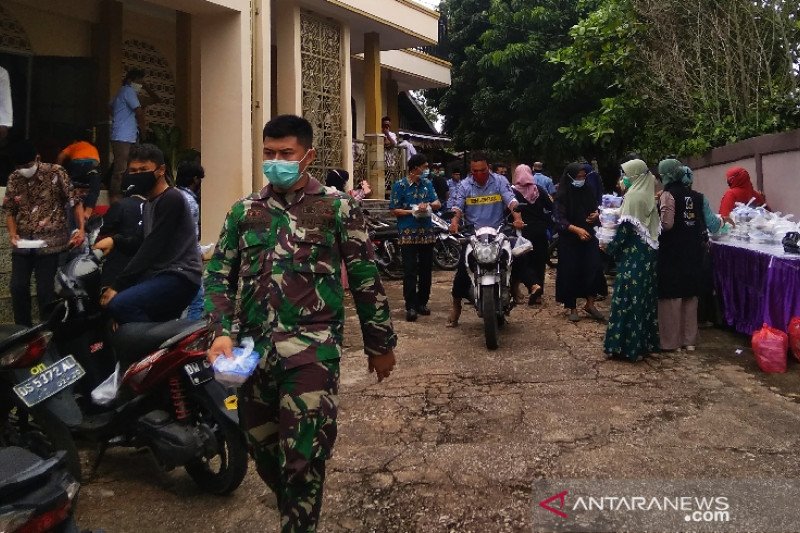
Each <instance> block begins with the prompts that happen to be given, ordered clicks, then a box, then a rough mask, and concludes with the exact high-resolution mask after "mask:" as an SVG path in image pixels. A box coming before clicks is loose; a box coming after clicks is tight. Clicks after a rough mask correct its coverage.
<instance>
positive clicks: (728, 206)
mask: <svg viewBox="0 0 800 533" xmlns="http://www.w3.org/2000/svg"><path fill="white" fill-rule="evenodd" d="M725 176H726V178H727V180H728V187H729V189H728V190H727V191H726V192H725V194H724V195H723V197H722V202H720V204H719V214H720V215H722V216H723V217H725V218H727V217H728V216H729V215H730V214H731V211H733V208H734V207H736V203H737V202H740V203H743V204H746V203H748V202H749V201H750V200H752V199H753V198H755V201H754V202H753V207H759V206H762V205H766V204H767V200H766V198H764V195H763V194H761V193H760V192H758V191H757V190H755V188H754V187H753V181H752V180H751V179H750V174H749V173H748V172H747V170H745V169H743V168H742V167H731V168H729V169H728V171H727V172H726V173H725Z"/></svg>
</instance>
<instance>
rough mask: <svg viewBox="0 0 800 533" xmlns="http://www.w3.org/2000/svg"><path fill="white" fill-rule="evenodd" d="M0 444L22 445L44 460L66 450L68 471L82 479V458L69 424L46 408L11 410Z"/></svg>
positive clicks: (77, 478)
mask: <svg viewBox="0 0 800 533" xmlns="http://www.w3.org/2000/svg"><path fill="white" fill-rule="evenodd" d="M0 445H2V446H20V447H22V448H25V449H27V450H30V451H32V452H33V453H35V454H36V455H38V456H39V457H42V458H44V459H48V458H50V457H52V456H53V455H54V454H55V453H56V452H58V451H63V452H66V454H67V455H66V462H67V469H68V470H69V473H70V474H71V475H72V477H74V478H75V479H76V480H77V481H80V480H81V459H80V456H79V455H78V447H77V446H76V445H75V440H74V439H73V438H72V434H71V433H70V431H69V427H67V425H66V424H65V423H64V422H62V421H61V419H60V418H58V417H57V416H56V415H55V414H53V413H52V412H50V411H49V410H47V408H45V407H42V406H36V407H33V408H31V409H30V410H26V409H22V408H20V407H16V408H15V409H14V410H12V412H10V413H9V415H8V418H7V420H6V427H5V428H3V431H2V432H0Z"/></svg>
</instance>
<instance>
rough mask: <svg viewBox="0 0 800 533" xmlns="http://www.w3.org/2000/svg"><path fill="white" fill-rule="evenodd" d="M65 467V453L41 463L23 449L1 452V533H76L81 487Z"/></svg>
mask: <svg viewBox="0 0 800 533" xmlns="http://www.w3.org/2000/svg"><path fill="white" fill-rule="evenodd" d="M66 463H67V461H66V454H65V453H64V452H58V453H57V454H56V455H55V456H54V457H53V458H51V459H42V458H41V457H39V456H37V455H35V454H33V453H31V452H30V451H28V450H26V449H24V448H18V447H16V446H12V447H8V448H0V501H2V502H3V503H0V531H9V532H11V531H15V532H18V533H23V532H25V533H33V532H39V531H50V532H53V533H77V531H78V527H77V526H76V525H75V520H74V518H73V510H74V506H75V499H76V498H77V495H78V490H79V489H80V484H79V483H78V482H77V481H76V480H75V479H74V478H73V477H72V476H71V475H70V474H69V473H68V472H67V468H66Z"/></svg>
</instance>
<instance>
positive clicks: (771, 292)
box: [711, 242, 800, 335]
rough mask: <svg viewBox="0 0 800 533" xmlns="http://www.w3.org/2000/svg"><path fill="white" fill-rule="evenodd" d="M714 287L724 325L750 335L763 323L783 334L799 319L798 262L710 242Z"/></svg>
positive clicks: (799, 274) (799, 277)
mask: <svg viewBox="0 0 800 533" xmlns="http://www.w3.org/2000/svg"><path fill="white" fill-rule="evenodd" d="M711 255H712V257H713V261H714V284H715V286H716V289H717V294H718V295H719V298H720V301H721V303H722V308H723V313H724V318H725V322H727V323H728V325H729V326H733V327H734V328H735V329H736V331H738V332H740V333H744V334H746V335H752V334H753V332H754V331H756V330H758V329H760V328H761V326H762V325H763V324H764V323H766V324H768V325H770V326H772V327H774V328H778V329H781V330H783V331H786V330H787V329H788V326H789V321H790V320H791V319H792V317H796V316H800V260H797V259H791V258H786V257H779V256H777V255H772V254H769V253H766V252H762V251H756V250H752V249H747V248H743V247H737V246H733V245H728V244H725V243H719V242H717V243H713V245H712V247H711Z"/></svg>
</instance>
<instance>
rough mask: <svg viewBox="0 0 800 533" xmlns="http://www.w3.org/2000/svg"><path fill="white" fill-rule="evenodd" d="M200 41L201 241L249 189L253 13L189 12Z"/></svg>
mask: <svg viewBox="0 0 800 533" xmlns="http://www.w3.org/2000/svg"><path fill="white" fill-rule="evenodd" d="M192 25H193V28H192V31H193V33H194V35H196V36H197V37H198V39H199V41H200V58H201V61H200V70H201V77H200V80H201V81H200V93H201V110H202V112H201V114H200V128H201V131H202V138H201V144H200V151H201V153H202V154H203V167H204V168H205V171H206V178H205V179H204V180H203V192H202V203H203V205H202V209H201V211H200V216H201V228H200V231H201V240H202V242H214V241H216V240H217V239H218V237H219V231H220V228H221V227H222V224H223V221H224V220H225V215H226V213H227V212H228V210H229V209H230V207H231V206H232V205H233V203H234V202H236V201H237V200H238V199H239V198H241V197H243V196H245V195H247V194H249V193H250V192H251V191H252V190H253V157H254V156H253V146H254V143H253V135H252V131H253V130H252V121H251V111H252V109H251V102H252V100H251V98H252V97H251V95H252V91H251V77H250V76H251V68H252V55H251V51H250V47H251V41H250V32H251V13H250V10H249V9H246V10H243V11H241V12H230V13H213V14H207V15H205V14H203V15H193V16H192Z"/></svg>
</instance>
